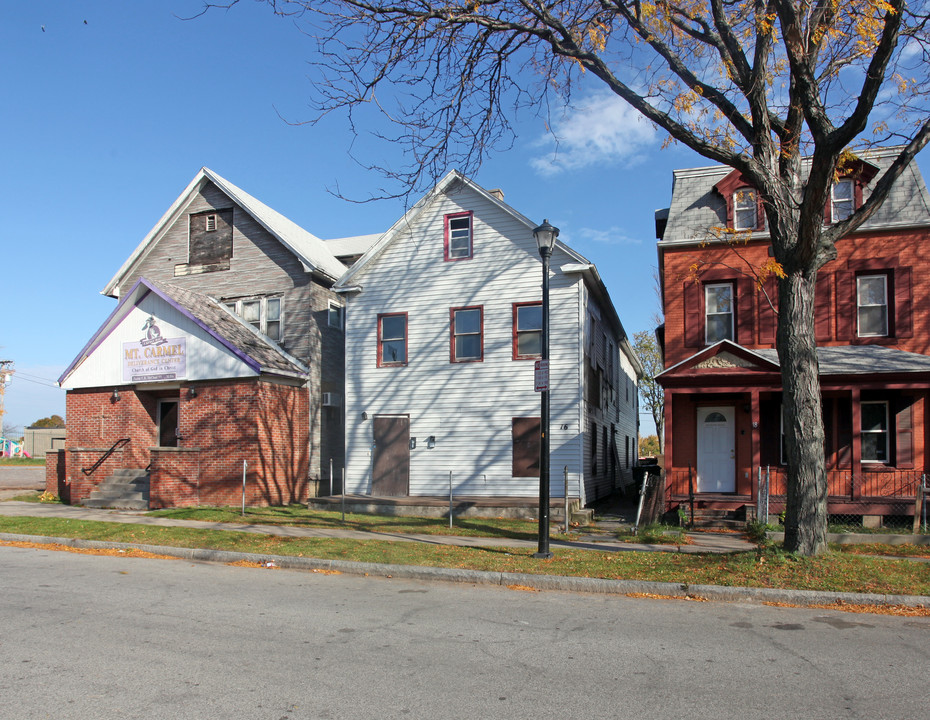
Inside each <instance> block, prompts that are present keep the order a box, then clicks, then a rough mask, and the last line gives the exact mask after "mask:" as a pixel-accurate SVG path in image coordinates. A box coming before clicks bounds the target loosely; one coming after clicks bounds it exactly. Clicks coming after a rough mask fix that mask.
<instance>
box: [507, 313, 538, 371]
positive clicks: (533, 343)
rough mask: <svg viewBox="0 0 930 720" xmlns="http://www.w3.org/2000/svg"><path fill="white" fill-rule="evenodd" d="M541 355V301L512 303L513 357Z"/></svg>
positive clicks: (515, 358)
mask: <svg viewBox="0 0 930 720" xmlns="http://www.w3.org/2000/svg"><path fill="white" fill-rule="evenodd" d="M540 356H542V303H538V302H534V303H514V304H513V359H514V360H530V359H536V358H538V357H540Z"/></svg>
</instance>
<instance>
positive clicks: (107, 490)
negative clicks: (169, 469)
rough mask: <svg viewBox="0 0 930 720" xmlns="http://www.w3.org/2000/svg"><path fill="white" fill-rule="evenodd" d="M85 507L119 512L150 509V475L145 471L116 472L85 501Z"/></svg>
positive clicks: (125, 470)
mask: <svg viewBox="0 0 930 720" xmlns="http://www.w3.org/2000/svg"><path fill="white" fill-rule="evenodd" d="M84 507H88V508H115V509H118V510H148V509H149V474H148V472H146V471H145V470H143V469H134V468H126V469H122V470H114V471H113V473H112V474H111V475H110V476H109V477H108V478H107V479H106V480H104V481H103V482H102V483H100V484H99V485H98V486H97V489H96V490H94V491H93V492H91V494H90V496H89V497H88V498H87V499H85V500H84Z"/></svg>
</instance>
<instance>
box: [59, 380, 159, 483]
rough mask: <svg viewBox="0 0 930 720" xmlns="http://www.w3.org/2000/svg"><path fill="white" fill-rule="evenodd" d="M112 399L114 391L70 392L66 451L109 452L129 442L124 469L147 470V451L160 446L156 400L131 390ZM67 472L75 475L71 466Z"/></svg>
mask: <svg viewBox="0 0 930 720" xmlns="http://www.w3.org/2000/svg"><path fill="white" fill-rule="evenodd" d="M112 396H113V390H112V388H106V389H101V388H91V389H85V390H69V391H68V395H67V400H66V405H67V412H68V415H67V417H68V440H67V444H66V447H67V448H68V449H72V448H104V449H106V448H109V447H111V446H112V445H113V444H114V443H115V442H116V441H117V440H119V439H121V438H129V439H130V442H129V444H128V445H126V446H125V449H124V451H123V462H124V463H125V464H124V465H122V466H121V467H127V468H144V467H145V466H146V465H148V464H149V454H148V449H149V448H150V447H153V446H155V445H157V444H158V440H157V432H156V421H157V418H158V415H157V413H158V407H157V405H158V403H157V398H156V397H155V396H154V395H151V394H149V393H144V394H137V393H135V392H134V391H133V390H131V389H129V388H122V389H120V391H119V400H117V401H114V400H113V397H112ZM95 460H96V458H95ZM91 464H93V462H91ZM68 469H69V472H70V473H71V474H72V475H73V469H72V468H71V467H70V465H69V468H68ZM97 473H99V470H98V471H97ZM97 473H95V474H97Z"/></svg>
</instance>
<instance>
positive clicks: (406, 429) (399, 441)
mask: <svg viewBox="0 0 930 720" xmlns="http://www.w3.org/2000/svg"><path fill="white" fill-rule="evenodd" d="M372 430H373V432H374V444H375V447H374V457H373V460H372V469H371V494H372V495H388V496H399V495H401V496H405V495H408V494H409V487H408V486H409V482H410V418H409V417H406V416H400V415H376V416H375V417H374V421H373V428H372Z"/></svg>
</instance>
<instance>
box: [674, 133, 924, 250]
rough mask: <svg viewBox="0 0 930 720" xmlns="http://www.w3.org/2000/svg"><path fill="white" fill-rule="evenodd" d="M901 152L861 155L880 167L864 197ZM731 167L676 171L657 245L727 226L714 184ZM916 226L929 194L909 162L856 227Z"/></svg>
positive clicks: (884, 150) (692, 240)
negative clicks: (666, 218) (664, 221)
mask: <svg viewBox="0 0 930 720" xmlns="http://www.w3.org/2000/svg"><path fill="white" fill-rule="evenodd" d="M899 151H900V148H898V147H889V148H882V149H881V150H876V151H869V152H863V153H861V154H860V157H861V158H862V159H863V160H865V161H866V162H868V163H870V164H872V165H875V166H876V167H877V168H878V169H879V171H878V174H877V175H876V179H873V180H872V182H871V183H870V184H869V185H868V186H866V187H865V190H864V196H865V197H864V198H863V199H866V198H867V197H868V195H869V193H870V192H871V188H872V186H874V183H875V182H876V180H877V178H878V177H880V176H881V174H882V173H883V172H884V171H885V170H886V169H887V168H888V166H890V165H891V163H892V161H893V160H894V158H895V157H896V156H897V155H898V152H899ZM731 172H733V168H730V167H727V166H724V165H713V166H711V167H700V168H690V169H683V170H676V171H675V172H674V174H673V180H672V201H671V205H670V206H669V208H668V224H667V225H666V227H665V232H664V233H663V236H662V239H661V240H660V241H659V245H676V244H685V243H695V242H703V241H706V240H708V239H709V232H708V231H709V229H710V228H712V227H726V224H727V216H726V202H725V200H724V198H723V197H722V196H721V195H720V193H718V192H717V191H715V190H714V185H715V184H716V183H718V182H720V181H721V180H722V179H723V178H725V177H726V176H727V175H729V174H730V173H731ZM657 212H664V211H657ZM918 225H930V194H928V193H927V186H926V185H925V184H924V180H923V177H922V176H921V174H920V170H919V169H918V167H917V163H916V162H911V163H910V165H909V166H908V168H907V169H906V170H905V171H904V173H902V175H901V177H900V178H899V179H898V181H897V182H896V183H895V184H894V186H893V187H892V189H891V192H889V193H888V197H887V199H886V200H885V202H884V204H882V206H881V207H880V208H879V209H878V211H877V212H876V213H875V214H874V215H873V216H872V217H871V218H869V219H868V220H867V221H866V222H865V223H863V224H862V226H861V227H860V228H859V230H857V232H865V231H869V230H878V229H894V228H904V227H913V226H918ZM752 237H753V238H757V237H758V238H768V232H766V231H761V232H754V233H752Z"/></svg>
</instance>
